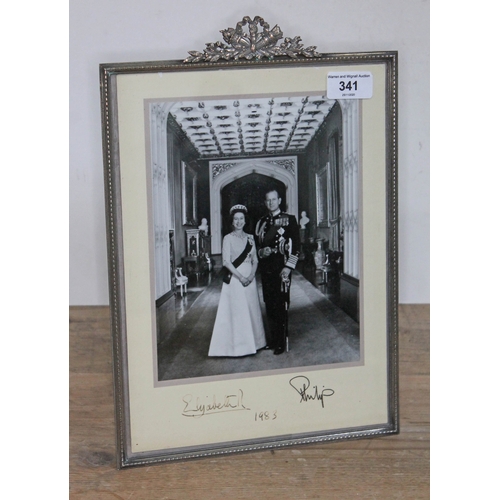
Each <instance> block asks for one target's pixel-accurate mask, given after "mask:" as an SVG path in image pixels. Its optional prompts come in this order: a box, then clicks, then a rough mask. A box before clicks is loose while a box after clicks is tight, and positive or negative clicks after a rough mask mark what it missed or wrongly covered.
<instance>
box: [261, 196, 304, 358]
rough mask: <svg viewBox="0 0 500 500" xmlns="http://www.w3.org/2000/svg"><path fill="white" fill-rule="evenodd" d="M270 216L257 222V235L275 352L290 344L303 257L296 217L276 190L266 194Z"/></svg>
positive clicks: (270, 337)
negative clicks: (294, 282) (295, 279)
mask: <svg viewBox="0 0 500 500" xmlns="http://www.w3.org/2000/svg"><path fill="white" fill-rule="evenodd" d="M265 203H266V207H267V209H268V211H269V213H268V215H265V216H264V217H262V218H261V219H260V220H259V222H258V223H257V226H256V230H255V234H256V242H257V249H258V252H257V253H258V256H259V262H260V266H259V267H260V274H261V278H262V291H263V295H264V302H265V304H266V314H267V318H268V320H269V326H270V329H271V331H270V332H269V334H268V338H267V346H268V347H269V348H270V349H274V354H281V353H282V352H284V351H285V347H286V320H287V309H288V305H289V303H290V284H291V278H292V275H291V273H292V270H293V269H295V266H296V265H297V262H298V260H299V251H300V231H299V226H298V224H297V219H296V218H295V216H293V215H290V214H287V213H285V212H282V211H281V210H280V204H281V198H280V197H279V195H278V192H277V191H276V190H272V191H269V192H267V193H266V201H265Z"/></svg>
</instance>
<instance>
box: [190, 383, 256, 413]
mask: <svg viewBox="0 0 500 500" xmlns="http://www.w3.org/2000/svg"><path fill="white" fill-rule="evenodd" d="M182 401H183V402H184V409H183V410H182V415H183V416H184V417H194V418H200V417H203V416H204V415H212V414H214V413H226V412H229V411H244V410H250V408H247V407H246V406H245V405H244V404H243V391H242V390H241V389H238V391H237V394H227V395H225V396H223V398H222V399H220V400H218V399H217V396H216V395H215V394H213V395H212V396H205V397H200V396H196V397H195V396H193V395H192V394H186V395H185V396H184V397H183V398H182Z"/></svg>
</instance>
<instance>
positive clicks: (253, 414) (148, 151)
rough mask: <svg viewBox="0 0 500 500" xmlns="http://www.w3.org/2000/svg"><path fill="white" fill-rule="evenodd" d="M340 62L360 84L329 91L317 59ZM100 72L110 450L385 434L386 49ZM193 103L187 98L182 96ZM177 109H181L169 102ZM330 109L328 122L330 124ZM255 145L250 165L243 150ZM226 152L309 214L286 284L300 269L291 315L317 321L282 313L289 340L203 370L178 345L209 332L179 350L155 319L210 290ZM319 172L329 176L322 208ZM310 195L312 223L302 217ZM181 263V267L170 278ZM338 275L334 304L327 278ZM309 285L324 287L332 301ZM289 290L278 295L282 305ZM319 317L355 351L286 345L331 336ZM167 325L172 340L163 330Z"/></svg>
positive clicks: (214, 449) (329, 68)
mask: <svg viewBox="0 0 500 500" xmlns="http://www.w3.org/2000/svg"><path fill="white" fill-rule="evenodd" d="M191 54H193V53H191ZM197 54H201V53H197ZM193 57H194V56H193ZM199 57H200V56H199ZM338 71H346V74H347V72H348V73H349V75H350V76H352V75H353V74H355V73H356V72H358V71H359V72H370V73H371V74H372V75H373V96H372V97H371V98H370V99H350V100H341V99H339V100H336V101H335V102H327V103H326V104H325V101H328V99H327V98H326V95H327V75H328V73H329V72H338ZM100 82H101V109H102V134H103V152H104V174H105V187H106V192H105V196H106V221H107V243H108V266H109V292H110V309H111V331H112V339H113V370H114V389H115V391H114V393H115V415H116V435H117V466H118V467H119V468H124V467H129V466H136V465H145V464H153V463H158V462H168V461H172V460H179V459H189V458H196V457H203V456H212V455H219V454H227V453H234V452H240V451H251V450H261V449H267V448H274V447H282V446H295V445H299V444H306V443H315V442H319V441H336V440H344V439H356V438H367V437H377V436H384V435H389V434H395V433H397V432H398V431H399V417H398V326H397V325H398V318H397V311H398V286H397V282H398V272H397V269H398V264H397V249H398V245H397V52H363V53H345V54H334V53H332V54H317V53H315V54H314V57H312V56H311V55H310V54H309V55H298V56H297V55H294V56H292V57H288V58H287V57H286V55H281V54H277V56H276V57H274V58H268V59H264V58H263V57H259V58H257V57H254V58H253V59H251V60H246V59H245V60H242V59H238V58H237V59H235V60H233V61H228V60H225V59H224V60H221V59H220V58H219V59H218V60H216V61H215V62H210V61H208V62H207V61H206V60H203V59H201V60H200V61H193V60H191V61H187V62H186V61H157V62H138V63H116V64H101V65H100ZM347 97H348V96H347ZM271 102H272V104H269V103H271ZM288 102H289V103H290V105H282V104H283V103H288ZM312 102H314V103H315V104H311V103H312ZM193 103H196V105H197V106H198V108H197V109H189V108H194V105H193ZM207 103H208V104H207ZM266 103H268V104H266ZM330 104H331V106H330ZM257 105H260V108H259V107H258V106H257ZM244 106H246V108H244ZM269 106H270V107H269ZM308 106H309V107H308ZM321 106H326V107H323V108H322V107H321ZM174 108H175V110H181V111H179V115H176V116H175V117H174V115H175V113H174V114H172V113H171V112H170V110H172V109H174ZM182 108H184V110H182ZM229 108H230V112H229V111H228V109H229ZM207 109H209V111H208V112H207ZM258 109H260V110H261V111H262V113H259V112H257V110H258ZM294 109H297V114H294V113H292V110H294ZM300 111H301V112H300ZM316 111H317V112H316ZM286 113H289V114H286ZM308 113H309V114H308ZM333 114H335V116H336V118H335V117H334V116H333ZM257 115H262V116H257ZM330 115H332V118H331V120H330V122H331V123H336V124H337V125H331V126H330V125H329V123H330V122H328V123H326V121H325V120H326V118H328V116H330ZM249 117H250V118H249ZM252 120H253V121H252ZM314 120H316V122H314ZM335 120H336V121H335ZM277 122H289V123H281V124H280V123H277ZM318 122H319V123H318ZM252 123H255V124H256V125H251V124H252ZM226 125H227V126H226ZM219 126H220V127H219ZM189 127H199V128H189ZM301 127H302V130H299V129H300V128H301ZM308 127H312V128H308ZM314 127H316V128H314ZM278 129H283V130H281V132H280V131H279V130H278ZM256 130H259V132H258V133H253V134H252V131H254V132H255V131H256ZM225 131H227V132H230V131H231V132H232V134H229V133H228V134H226V135H224V134H223V132H225ZM283 132H284V135H285V137H284V139H282V138H281V137H279V136H280V135H282V133H283ZM196 133H200V134H207V135H206V136H205V135H199V136H195V135H193V134H196ZM300 134H302V135H300ZM226 136H227V137H226ZM230 137H234V139H235V140H228V141H223V140H222V139H224V138H227V139H229V138H230ZM197 138H200V139H201V140H200V141H198V140H197ZM252 138H253V139H252ZM203 139H206V140H205V141H203ZM271 139H272V140H271ZM304 139H305V140H304ZM281 140H283V141H284V142H280V141H281ZM315 140H316V143H315V142H314V141H315ZM318 141H319V142H318ZM321 141H323V142H321ZM328 141H331V142H328ZM180 143H182V144H183V146H182V147H180V146H179V144H180ZM329 144H331V145H332V147H331V148H329V146H328V145H329ZM319 146H322V147H319ZM323 146H324V147H323ZM252 148H256V149H257V151H256V150H255V149H252ZM251 159H255V161H254V164H255V168H252V161H250V162H249V163H247V162H246V161H242V160H251ZM215 160H217V161H215ZM325 165H326V167H325ZM232 168H234V170H233V171H232V172H237V174H238V175H236V176H234V177H237V178H239V179H241V178H242V177H245V175H246V174H248V175H254V176H256V177H252V178H251V179H252V180H251V184H250V186H254V187H255V190H257V189H258V187H259V186H260V184H259V182H260V180H255V179H262V178H269V179H273V182H274V181H276V182H278V181H279V182H282V184H283V186H285V187H284V191H283V192H284V196H286V194H287V193H291V192H293V193H294V194H293V196H294V199H293V203H290V204H289V205H288V211H290V212H291V211H292V210H293V215H295V216H296V217H297V220H299V218H300V215H301V212H302V211H303V210H304V211H306V212H307V214H308V216H309V218H310V219H308V222H307V223H305V224H304V228H302V229H301V231H302V230H303V231H304V232H303V233H302V232H301V239H302V242H303V252H302V253H301V260H300V261H299V264H298V267H297V270H296V271H294V273H295V274H294V278H293V279H292V285H291V287H292V290H293V288H294V287H296V289H297V290H298V289H299V283H301V280H302V282H303V285H300V286H303V287H305V288H304V289H306V290H307V292H305V293H304V294H303V295H304V299H303V300H304V301H307V300H311V301H310V302H304V304H306V305H302V306H301V307H303V309H301V311H300V313H301V314H303V315H306V314H307V315H309V316H310V317H312V318H313V321H312V323H310V327H309V328H307V327H304V325H302V326H301V331H300V332H298V331H294V332H293V334H292V329H293V327H294V325H290V329H291V330H290V342H291V347H290V351H289V352H285V353H284V354H282V355H280V356H273V354H272V351H266V352H258V353H257V354H256V355H255V356H254V357H252V356H247V357H245V360H244V363H243V362H242V363H241V366H244V368H241V370H240V371H238V370H239V369H236V370H235V369H231V368H229V369H226V368H220V371H217V370H218V368H216V372H214V371H213V361H214V360H210V361H211V363H210V365H211V368H210V369H208V367H207V368H206V371H203V370H205V368H204V365H203V363H204V361H203V360H202V361H201V362H199V361H197V362H196V366H197V368H199V370H200V371H199V372H196V373H197V374H196V375H195V376H190V373H191V370H192V368H189V367H188V364H189V363H188V362H189V358H190V349H192V353H193V354H192V355H193V359H195V356H198V357H199V356H202V354H201V355H200V353H199V352H198V351H196V353H195V348H196V349H198V346H199V344H200V343H203V342H206V338H205V337H204V338H203V339H201V338H200V339H197V344H196V347H195V348H193V347H192V346H194V345H195V344H189V342H192V340H189V339H191V337H192V335H190V334H191V333H192V331H191V330H189V331H188V330H187V328H188V327H187V326H183V325H182V324H180V323H177V324H174V323H175V322H174V323H172V321H170V320H171V319H172V318H171V317H169V318H170V320H168V321H166V322H165V323H161V321H160V320H159V315H160V311H161V308H162V307H166V306H165V304H167V305H168V307H171V308H172V309H173V310H174V311H175V307H176V306H178V307H180V305H182V307H184V308H185V309H190V310H191V311H193V312H194V313H197V314H198V315H201V312H202V309H201V305H200V298H201V297H203V294H206V295H207V294H209V293H212V292H211V291H210V290H213V293H217V289H219V291H220V287H221V286H222V281H221V280H220V281H218V280H219V270H220V267H219V265H220V263H218V258H219V255H220V247H221V243H220V242H221V239H222V237H223V234H222V232H223V230H224V224H223V223H221V220H222V215H221V214H220V213H219V214H217V213H215V215H214V212H213V211H211V206H210V205H211V203H212V200H211V198H212V197H215V196H217V197H219V198H218V200H217V201H218V203H219V204H220V205H222V206H224V200H222V196H221V193H222V190H223V188H224V187H225V186H227V185H228V183H229V182H230V180H229V177H228V180H227V182H218V183H215V182H213V181H214V179H217V177H219V178H218V179H217V180H218V181H220V179H222V177H220V176H222V175H227V172H228V171H230V172H231V169H232ZM245 168H248V170H247V171H245ZM325 168H326V169H327V170H325ZM186 172H188V173H190V175H189V178H188V180H189V182H190V185H189V193H188V194H189V196H188V197H187V196H186V192H187V191H186ZM183 175H184V177H183ZM318 175H319V176H320V179H321V182H327V183H328V185H327V186H322V187H321V189H322V193H327V196H328V197H329V199H328V200H322V201H321V206H320V207H319V208H321V210H319V209H318V204H317V203H318V202H317V200H316V199H315V198H316V192H317V180H316V179H317V178H318V177H317V176H318ZM257 176H260V177H257ZM193 179H196V183H193ZM280 179H281V180H280ZM252 183H253V184H252ZM294 183H295V185H293V184H294ZM212 185H215V186H216V189H215V188H214V189H213V191H210V188H211V186H212ZM158 186H161V192H159V187H158ZM183 186H184V191H183ZM193 186H195V187H196V189H194V188H193ZM204 188H205V189H204ZM239 189H240V191H238V192H239V193H242V192H244V191H242V189H243V188H241V187H240V188H239ZM248 191H249V190H248V185H247V192H248ZM250 191H252V189H250ZM207 192H208V193H209V195H208V197H207V195H206V193H207ZM204 193H205V194H204ZM353 193H354V194H353ZM192 197H195V198H196V199H192ZM186 200H187V201H188V202H189V211H188V212H186V206H187V205H186ZM221 200H222V201H221ZM291 201H292V200H290V202H291ZM192 207H195V208H194V209H193V208H192ZM290 207H292V208H291V209H290ZM283 208H284V209H285V210H286V209H287V207H286V206H285V207H283ZM318 211H320V212H321V214H323V215H322V221H316V220H315V219H316V217H317V213H318ZM186 213H188V217H187V219H189V220H186ZM202 217H206V219H205V223H206V224H207V227H208V229H207V230H206V231H205V230H203V229H200V238H199V239H197V240H196V247H194V246H193V248H196V250H192V255H188V252H189V244H188V243H186V230H187V229H189V230H191V231H193V226H196V225H198V224H200V222H201V219H202ZM214 217H215V218H217V217H220V218H219V219H218V220H216V221H215V224H214V220H212V219H214ZM319 222H321V223H319ZM186 223H187V224H186ZM214 225H215V227H216V231H215V232H216V233H217V234H214V230H213V227H214ZM197 235H198V233H197ZM202 236H203V238H202ZM318 240H319V241H320V243H318ZM322 245H323V246H322ZM325 246H326V247H327V248H326V249H325ZM200 248H204V253H202V252H201V251H200V250H199V249H200ZM318 249H321V250H322V251H323V252H324V253H323V254H318ZM327 256H329V257H331V258H335V259H336V260H335V261H333V262H332V261H328V259H327V258H326V257H327ZM309 257H310V259H309ZM183 258H187V260H189V258H191V259H193V260H192V262H183ZM198 258H199V259H204V260H203V262H202V261H201V260H196V259H198ZM308 259H309V260H308ZM318 259H320V260H318ZM185 264H193V265H192V266H188V265H185ZM301 266H302V267H301ZM307 266H310V267H309V269H307ZM301 269H302V270H304V272H303V273H302V274H304V276H306V275H308V276H309V278H310V279H309V281H308V279H306V278H304V279H302V277H301V276H302V274H301ZM306 271H307V272H306ZM188 272H190V273H191V274H189V275H188ZM308 273H309V274H308ZM207 276H208V277H209V278H210V279H208V278H206V277H207ZM295 276H296V277H295ZM306 277H307V276H306ZM181 278H182V279H184V278H188V280H189V281H188V282H187V286H186V284H184V286H181V287H180V288H178V286H177V284H176V280H181ZM299 278H300V279H299ZM320 279H321V280H322V281H321V282H320ZM197 280H201V281H197ZM294 280H295V281H294ZM325 280H326V281H325ZM334 281H335V283H333V282H334ZM208 282H211V283H210V285H207V286H206V287H205V288H204V286H205V284H206V283H208ZM193 283H194V284H199V283H201V285H200V286H195V287H193V286H192V284H193ZM190 284H191V286H190ZM337 285H338V287H339V288H338V290H339V295H340V297H337V299H338V302H337V303H335V301H333V302H332V300H331V297H329V295H328V294H329V293H330V292H331V287H333V286H337ZM307 287H309V288H307ZM186 288H187V293H186ZM190 288H191V291H190ZM193 290H195V292H194V291H193ZM190 293H191V294H194V293H196V294H198V295H196V297H197V298H196V300H194V297H195V296H194V295H192V297H193V299H192V300H190V298H189V294H190ZM308 294H309V295H308ZM311 294H315V295H314V296H316V295H317V296H318V301H319V300H323V299H322V297H321V296H325V297H327V299H326V302H325V303H326V304H330V305H331V310H325V309H324V306H321V307H320V306H319V305H318V304H319V302H318V303H315V302H314V300H315V299H314V300H313V299H310V297H311ZM330 295H331V293H330ZM207 296H208V295H207ZM186 297H187V298H186ZM308 297H309V298H308ZM296 304H297V303H295V304H294V298H293V297H292V300H291V303H290V309H289V314H290V315H292V314H297V310H296V311H294V307H296ZM308 304H309V305H308ZM168 307H167V308H168ZM329 307H330V306H329ZM320 310H321V311H323V312H322V313H321V314H323V313H324V314H325V316H326V317H327V318H326V319H325V324H326V325H330V324H332V323H329V322H328V321H330V320H329V319H328V317H329V316H332V315H333V312H335V314H337V313H338V315H340V314H342V315H344V316H345V318H346V319H345V322H349V325H353V328H354V331H356V328H357V335H358V337H357V339H356V335H355V334H354V335H351V337H352V338H348V337H349V335H350V334H345V333H344V332H343V331H342V326H340V327H334V326H332V327H331V329H332V332H329V331H328V328H327V329H325V328H321V329H320V326H319V319H318V323H316V319H315V318H319V315H320V312H318V311H320ZM203 311H205V310H203ZM332 311H333V312H332ZM263 312H264V310H263ZM166 314H167V315H168V314H173V315H175V313H168V312H167V313H166ZM186 314H188V313H186ZM264 317H265V314H264ZM211 318H212V316H210V314H204V316H203V318H202V319H201V320H199V321H200V322H199V323H198V325H203V327H205V328H207V331H208V330H210V327H211V324H210V321H211ZM294 324H296V323H294ZM342 324H344V323H342ZM183 328H185V331H183ZM174 329H175V332H174ZM308 329H309V330H310V331H308ZM183 333H185V339H183V337H182V334H183ZM330 333H331V335H332V339H333V335H334V334H335V335H336V336H337V337H338V339H339V340H338V342H340V341H341V340H342V341H343V342H344V341H345V343H346V346H347V347H346V350H348V349H347V348H349V349H351V351H352V353H354V354H352V356H351V357H346V358H342V357H341V356H340V355H338V356H337V354H338V352H328V349H324V348H323V349H319V348H317V346H316V344H311V347H310V350H311V351H312V352H311V351H309V352H307V348H306V350H305V351H300V350H299V348H298V345H299V343H300V338H301V337H305V336H307V335H311V337H314V338H317V337H322V339H323V340H322V343H319V344H317V345H318V346H319V345H321V346H333V345H335V346H337V345H340V344H334V342H337V341H336V340H335V339H333V340H331V341H330V337H329V336H330ZM174 334H175V335H176V336H177V342H176V343H172V344H168V342H169V340H170V337H171V336H172V335H174ZM200 335H201V334H200ZM326 337H328V338H326ZM179 338H180V340H179ZM169 345H170V347H171V348H169V347H168V346H169ZM165 346H167V347H166V348H165ZM295 346H297V347H295ZM316 348H317V351H314V349H316ZM176 349H179V352H180V350H181V349H182V353H183V359H184V361H182V360H180V361H179V360H178V359H177V358H181V357H182V356H175V355H176V354H177V352H173V351H175V350H176ZM294 350H295V352H294ZM333 350H335V349H333V348H332V351H333ZM297 351H298V352H300V353H301V354H299V355H298V356H297V355H296V354H295V353H296V352H297ZM320 351H321V352H320ZM324 351H326V352H324ZM203 352H204V351H203ZM172 354H173V355H172ZM162 356H163V357H162ZM169 356H170V357H169ZM259 356H260V360H259V359H258V358H259ZM324 356H326V357H324ZM328 356H330V358H329V357H328ZM339 356H340V357H339ZM206 357H207V359H208V350H207V351H206ZM292 358H293V360H292ZM198 359H201V358H196V360H198ZM329 359H331V361H328V360H329ZM253 360H255V365H256V366H257V365H258V369H254V368H253ZM325 360H326V361H325ZM215 364H217V362H216V363H215ZM172 365H175V370H172V371H171V372H169V368H170V367H171V366H172ZM207 366H208V365H207ZM183 370H184V371H183ZM169 373H170V374H169ZM193 373H194V372H193ZM165 374H167V375H165Z"/></svg>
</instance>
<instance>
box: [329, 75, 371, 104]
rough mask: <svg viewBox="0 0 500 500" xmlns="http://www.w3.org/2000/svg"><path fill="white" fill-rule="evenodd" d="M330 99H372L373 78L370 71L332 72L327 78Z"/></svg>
mask: <svg viewBox="0 0 500 500" xmlns="http://www.w3.org/2000/svg"><path fill="white" fill-rule="evenodd" d="M326 90H327V97H328V99H370V98H371V97H372V95H373V76H372V74H371V73H370V72H369V71H360V72H357V71H352V72H345V71H339V72H336V71H332V72H330V73H328V78H327V87H326Z"/></svg>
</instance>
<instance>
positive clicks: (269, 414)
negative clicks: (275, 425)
mask: <svg viewBox="0 0 500 500" xmlns="http://www.w3.org/2000/svg"><path fill="white" fill-rule="evenodd" d="M277 418H278V410H274V411H256V412H255V421H256V422H264V421H266V420H276V419H277Z"/></svg>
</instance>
